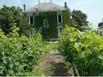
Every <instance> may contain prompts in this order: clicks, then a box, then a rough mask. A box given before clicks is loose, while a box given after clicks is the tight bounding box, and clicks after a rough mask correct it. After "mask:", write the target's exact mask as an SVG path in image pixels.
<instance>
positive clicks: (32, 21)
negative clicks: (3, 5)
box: [29, 16, 34, 25]
mask: <svg viewBox="0 0 103 77" xmlns="http://www.w3.org/2000/svg"><path fill="white" fill-rule="evenodd" d="M29 24H31V25H33V24H34V19H33V16H30V17H29Z"/></svg>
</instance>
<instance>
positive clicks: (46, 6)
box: [24, 3, 66, 13]
mask: <svg viewBox="0 0 103 77" xmlns="http://www.w3.org/2000/svg"><path fill="white" fill-rule="evenodd" d="M60 10H66V8H64V7H62V6H59V5H56V4H54V3H40V4H37V5H35V6H33V7H31V8H29V9H27V10H25V11H24V12H29V13H30V12H37V11H39V12H48V11H60Z"/></svg>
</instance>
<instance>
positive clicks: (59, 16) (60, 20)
mask: <svg viewBox="0 0 103 77" xmlns="http://www.w3.org/2000/svg"><path fill="white" fill-rule="evenodd" d="M58 18H59V19H58V21H59V23H61V22H62V16H61V15H58Z"/></svg>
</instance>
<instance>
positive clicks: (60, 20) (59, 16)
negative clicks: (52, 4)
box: [57, 13, 63, 24]
mask: <svg viewBox="0 0 103 77" xmlns="http://www.w3.org/2000/svg"><path fill="white" fill-rule="evenodd" d="M57 21H58V24H60V23H62V21H63V19H62V13H60V14H58V15H57Z"/></svg>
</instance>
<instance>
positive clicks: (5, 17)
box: [0, 6, 29, 34]
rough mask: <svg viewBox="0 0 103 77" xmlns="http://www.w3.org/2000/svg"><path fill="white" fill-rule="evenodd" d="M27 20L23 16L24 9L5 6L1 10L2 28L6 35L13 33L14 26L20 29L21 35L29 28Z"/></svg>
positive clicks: (0, 25)
mask: <svg viewBox="0 0 103 77" xmlns="http://www.w3.org/2000/svg"><path fill="white" fill-rule="evenodd" d="M27 21H28V20H27V18H26V17H25V16H24V15H23V14H22V9H20V8H19V7H17V8H16V7H14V6H12V7H7V6H4V7H3V8H1V9H0V28H1V29H2V30H3V32H4V33H5V34H9V33H10V32H12V27H13V24H15V26H17V27H19V28H20V32H19V33H20V34H21V33H22V32H24V31H25V29H26V28H28V26H29V25H28V22H27Z"/></svg>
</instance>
